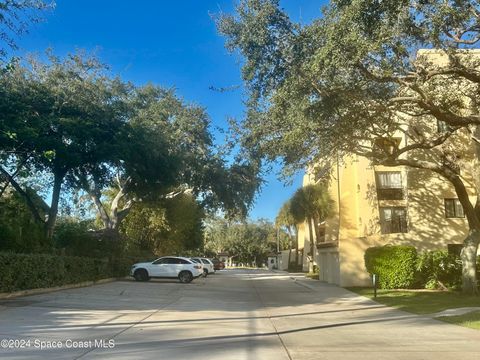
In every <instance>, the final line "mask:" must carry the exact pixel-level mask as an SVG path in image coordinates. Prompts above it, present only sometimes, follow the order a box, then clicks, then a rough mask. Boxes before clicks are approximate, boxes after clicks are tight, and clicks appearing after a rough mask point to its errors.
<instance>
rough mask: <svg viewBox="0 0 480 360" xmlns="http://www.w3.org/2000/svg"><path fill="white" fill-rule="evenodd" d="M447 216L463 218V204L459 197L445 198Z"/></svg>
mask: <svg viewBox="0 0 480 360" xmlns="http://www.w3.org/2000/svg"><path fill="white" fill-rule="evenodd" d="M445 217H447V218H463V217H465V213H464V212H463V206H462V204H461V203H460V200H458V199H445Z"/></svg>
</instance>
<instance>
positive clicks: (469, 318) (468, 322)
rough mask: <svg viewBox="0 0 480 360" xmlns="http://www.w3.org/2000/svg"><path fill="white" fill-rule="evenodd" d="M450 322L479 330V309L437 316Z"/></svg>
mask: <svg viewBox="0 0 480 360" xmlns="http://www.w3.org/2000/svg"><path fill="white" fill-rule="evenodd" d="M437 319H439V320H442V321H445V322H448V323H450V324H455V325H460V326H465V327H468V328H472V329H476V330H480V311H477V312H472V313H469V314H465V315H460V316H445V317H439V318H437Z"/></svg>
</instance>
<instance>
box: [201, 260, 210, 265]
mask: <svg viewBox="0 0 480 360" xmlns="http://www.w3.org/2000/svg"><path fill="white" fill-rule="evenodd" d="M202 262H203V263H204V264H210V263H209V262H208V260H207V259H202Z"/></svg>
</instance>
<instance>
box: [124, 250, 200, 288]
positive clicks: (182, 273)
mask: <svg viewBox="0 0 480 360" xmlns="http://www.w3.org/2000/svg"><path fill="white" fill-rule="evenodd" d="M130 275H131V276H133V277H134V278H135V280H137V281H148V280H150V278H170V279H171V278H177V279H178V280H179V281H180V282H182V283H189V282H191V281H192V280H193V279H195V278H197V277H199V276H202V275H203V267H202V266H201V265H200V264H197V263H195V262H194V261H192V260H190V259H188V258H184V257H178V256H164V257H161V258H159V259H157V260H155V261H152V262H143V263H137V264H134V265H133V266H132V268H131V270H130Z"/></svg>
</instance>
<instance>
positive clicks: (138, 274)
mask: <svg viewBox="0 0 480 360" xmlns="http://www.w3.org/2000/svg"><path fill="white" fill-rule="evenodd" d="M133 277H134V278H135V280H137V281H147V280H150V278H149V276H148V272H147V270H145V269H138V270H137V271H135V273H134V274H133Z"/></svg>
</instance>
